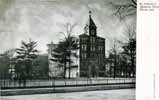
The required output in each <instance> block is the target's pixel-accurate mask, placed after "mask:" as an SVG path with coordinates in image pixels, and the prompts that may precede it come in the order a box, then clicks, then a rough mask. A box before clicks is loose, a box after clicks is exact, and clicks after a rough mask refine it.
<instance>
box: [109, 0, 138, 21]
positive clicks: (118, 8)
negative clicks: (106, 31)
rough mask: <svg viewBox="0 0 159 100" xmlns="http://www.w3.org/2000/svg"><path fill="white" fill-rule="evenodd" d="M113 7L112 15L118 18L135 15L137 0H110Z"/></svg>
mask: <svg viewBox="0 0 159 100" xmlns="http://www.w3.org/2000/svg"><path fill="white" fill-rule="evenodd" d="M110 4H111V5H112V7H113V10H114V13H113V15H115V16H117V17H119V18H120V20H122V19H124V18H126V17H129V16H132V15H136V8H137V0H119V1H114V2H110Z"/></svg>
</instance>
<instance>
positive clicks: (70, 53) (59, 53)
mask: <svg viewBox="0 0 159 100" xmlns="http://www.w3.org/2000/svg"><path fill="white" fill-rule="evenodd" d="M77 49H78V41H77V38H76V37H73V36H71V35H68V37H67V38H66V40H63V41H60V42H59V43H58V46H57V48H55V49H54V50H53V52H52V56H53V59H51V60H52V61H54V62H58V64H59V67H60V66H62V67H64V71H63V72H64V76H63V77H64V78H65V76H66V65H67V62H68V63H69V78H70V68H71V63H73V59H72V58H71V57H77V54H76V52H74V51H75V50H77Z"/></svg>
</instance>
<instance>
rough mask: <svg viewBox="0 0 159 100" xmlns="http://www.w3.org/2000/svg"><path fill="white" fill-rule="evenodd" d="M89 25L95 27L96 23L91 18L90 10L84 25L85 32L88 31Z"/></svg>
mask: <svg viewBox="0 0 159 100" xmlns="http://www.w3.org/2000/svg"><path fill="white" fill-rule="evenodd" d="M90 27H95V28H96V25H95V23H94V21H93V19H92V11H89V19H88V22H87V23H86V26H85V27H84V31H85V33H88V32H89V28H90Z"/></svg>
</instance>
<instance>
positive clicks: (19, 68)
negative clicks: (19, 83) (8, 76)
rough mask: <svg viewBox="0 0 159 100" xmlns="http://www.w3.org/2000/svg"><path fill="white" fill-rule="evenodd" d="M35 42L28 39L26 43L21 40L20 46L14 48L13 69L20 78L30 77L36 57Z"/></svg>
mask: <svg viewBox="0 0 159 100" xmlns="http://www.w3.org/2000/svg"><path fill="white" fill-rule="evenodd" d="M36 46H37V42H34V41H32V40H31V39H30V40H29V42H28V43H26V42H24V41H22V42H21V47H20V48H17V49H16V53H17V56H16V57H15V59H16V61H15V70H16V73H17V77H18V79H20V80H24V81H25V80H26V79H29V78H32V67H33V61H34V59H36V58H37V53H38V50H37V49H36Z"/></svg>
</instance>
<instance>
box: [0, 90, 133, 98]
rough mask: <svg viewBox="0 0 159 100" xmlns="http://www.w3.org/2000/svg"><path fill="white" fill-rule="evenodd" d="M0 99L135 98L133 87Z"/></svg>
mask: <svg viewBox="0 0 159 100" xmlns="http://www.w3.org/2000/svg"><path fill="white" fill-rule="evenodd" d="M1 100H135V89H119V90H105V91H87V92H72V93H54V94H38V95H19V96H3V97H1Z"/></svg>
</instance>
